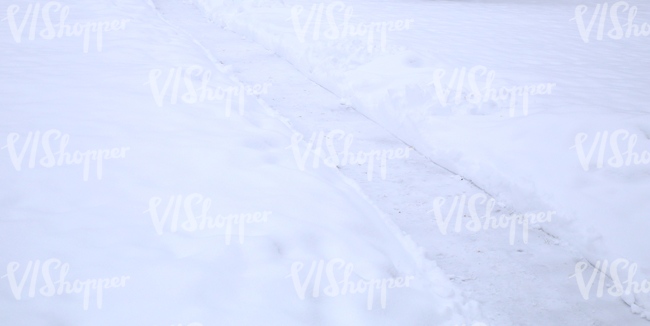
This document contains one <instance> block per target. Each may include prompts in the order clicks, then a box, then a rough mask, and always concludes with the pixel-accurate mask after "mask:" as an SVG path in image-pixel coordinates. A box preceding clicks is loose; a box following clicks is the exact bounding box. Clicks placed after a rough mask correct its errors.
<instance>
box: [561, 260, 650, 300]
mask: <svg viewBox="0 0 650 326" xmlns="http://www.w3.org/2000/svg"><path fill="white" fill-rule="evenodd" d="M619 265H621V269H623V268H626V267H628V265H629V266H630V267H629V269H628V271H627V281H625V282H623V283H626V284H627V287H625V288H624V287H623V284H622V283H621V279H620V278H619V276H618V267H619ZM588 266H589V264H587V263H585V262H578V263H577V264H576V267H575V274H573V275H571V277H574V276H575V278H576V282H578V289H579V290H580V294H582V297H583V298H584V299H585V300H589V294H590V291H591V286H592V285H593V284H594V281H595V279H596V276H597V275H598V272H600V279H599V281H598V292H597V293H596V296H597V297H599V298H600V297H602V296H603V286H604V284H605V276H607V260H605V261H603V262H602V265H601V261H600V260H599V261H597V262H596V266H595V268H594V270H593V271H592V272H591V277H590V278H589V281H588V282H587V284H585V278H584V276H583V275H582V273H583V272H584V271H585V270H586V269H587V267H588ZM637 267H638V266H637V264H636V263H634V264H632V265H630V261H629V260H627V259H623V258H619V259H616V260H614V261H613V262H612V265H611V266H610V267H609V274H610V275H611V277H612V281H613V282H614V285H613V286H612V287H610V288H609V289H608V290H607V293H609V295H611V296H614V297H620V296H621V295H623V293H625V294H626V295H629V294H631V293H632V291H634V293H636V294H638V293H641V292H643V293H648V292H650V282H648V280H643V282H641V285H640V286H639V282H635V281H633V279H634V275H635V274H636V270H637Z"/></svg>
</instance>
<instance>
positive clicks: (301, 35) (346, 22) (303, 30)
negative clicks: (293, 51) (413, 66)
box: [291, 1, 415, 53]
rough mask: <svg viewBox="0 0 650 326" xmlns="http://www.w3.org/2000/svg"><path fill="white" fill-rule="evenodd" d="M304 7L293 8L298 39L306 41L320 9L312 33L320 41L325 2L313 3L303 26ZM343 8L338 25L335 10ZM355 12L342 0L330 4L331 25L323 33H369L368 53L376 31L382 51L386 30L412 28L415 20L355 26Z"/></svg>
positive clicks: (333, 35)
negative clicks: (353, 21) (301, 21)
mask: <svg viewBox="0 0 650 326" xmlns="http://www.w3.org/2000/svg"><path fill="white" fill-rule="evenodd" d="M303 9H304V8H303V7H302V6H300V5H295V6H293V7H292V8H291V21H292V22H293V28H294V30H295V31H296V36H298V40H299V41H300V42H301V43H305V34H307V30H308V29H309V26H310V25H311V22H312V19H313V18H314V14H315V13H316V10H317V9H318V13H316V21H315V23H314V30H313V34H312V39H313V40H314V41H318V39H319V38H320V35H321V32H320V27H321V21H322V19H323V10H324V9H325V4H324V3H321V4H319V5H316V4H313V5H312V6H311V11H310V12H309V15H308V16H307V18H306V21H305V22H304V24H303V25H302V26H301V23H300V18H299V16H300V15H301V14H302V12H303ZM343 10H345V12H344V14H343V24H341V25H337V24H336V19H335V17H334V12H335V11H337V12H339V13H341V12H343ZM353 12H354V8H352V6H348V7H346V6H345V3H343V2H342V1H335V2H332V3H330V4H328V5H327V9H325V16H326V17H327V24H328V25H329V29H328V30H326V31H325V32H324V33H323V35H324V36H325V38H327V39H330V40H336V39H339V38H345V37H347V36H348V35H349V36H365V35H366V34H367V35H368V53H372V51H373V49H374V48H375V46H374V41H375V32H377V33H381V34H380V37H379V39H380V44H381V51H382V52H385V51H386V31H389V32H393V31H402V30H406V29H409V28H410V26H409V23H412V22H414V21H415V20H413V19H405V20H396V21H387V22H371V23H370V24H364V23H359V24H358V25H357V26H356V27H355V26H354V25H353V24H350V18H352V13H353ZM339 27H341V28H342V30H339Z"/></svg>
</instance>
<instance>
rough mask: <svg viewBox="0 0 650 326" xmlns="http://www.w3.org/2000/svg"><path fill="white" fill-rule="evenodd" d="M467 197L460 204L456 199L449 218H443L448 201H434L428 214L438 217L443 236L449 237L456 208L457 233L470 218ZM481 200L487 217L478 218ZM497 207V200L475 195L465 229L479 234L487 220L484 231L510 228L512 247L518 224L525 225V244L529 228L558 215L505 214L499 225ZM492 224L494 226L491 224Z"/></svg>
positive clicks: (440, 199) (455, 228) (437, 222)
mask: <svg viewBox="0 0 650 326" xmlns="http://www.w3.org/2000/svg"><path fill="white" fill-rule="evenodd" d="M466 199H467V197H466V196H465V195H464V194H463V195H462V196H461V197H460V203H459V202H458V196H456V197H454V201H453V202H452V203H451V207H450V208H449V212H448V213H447V217H446V218H443V215H442V211H441V208H442V207H443V206H444V204H445V202H446V201H447V200H446V199H445V198H444V197H436V198H435V199H434V200H433V209H432V210H430V211H428V212H427V213H431V212H434V214H435V217H436V224H438V228H439V229H440V233H442V234H443V235H447V227H448V226H449V221H450V220H451V217H452V215H453V213H454V210H456V207H458V210H457V213H456V225H455V227H454V231H455V232H456V233H458V232H460V231H461V229H462V226H463V217H468V216H467V215H465V202H466ZM479 200H480V203H481V204H485V215H483V216H480V217H479V216H478V213H477V211H476V202H477V201H479ZM495 206H496V200H495V199H494V198H490V199H489V200H487V196H486V195H484V194H475V195H473V196H472V197H470V198H469V201H467V208H468V210H469V215H470V216H469V217H470V220H469V221H468V222H467V224H465V227H466V228H467V229H468V230H469V231H471V232H478V231H479V230H481V219H485V223H484V224H483V230H487V229H488V228H489V227H490V226H491V227H492V229H498V228H504V229H505V228H507V227H510V245H513V244H514V243H515V233H516V227H517V223H518V224H523V226H522V227H523V234H522V237H523V240H524V243H528V226H529V225H530V224H535V223H543V222H551V217H552V216H553V214H556V213H555V211H552V212H551V211H549V212H546V213H544V212H539V213H525V214H523V215H522V214H512V215H511V216H507V215H504V214H501V216H500V217H499V219H498V224H497V218H496V216H492V210H493V209H494V207H495ZM490 222H491V223H492V224H490Z"/></svg>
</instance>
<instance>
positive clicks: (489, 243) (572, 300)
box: [154, 1, 648, 325]
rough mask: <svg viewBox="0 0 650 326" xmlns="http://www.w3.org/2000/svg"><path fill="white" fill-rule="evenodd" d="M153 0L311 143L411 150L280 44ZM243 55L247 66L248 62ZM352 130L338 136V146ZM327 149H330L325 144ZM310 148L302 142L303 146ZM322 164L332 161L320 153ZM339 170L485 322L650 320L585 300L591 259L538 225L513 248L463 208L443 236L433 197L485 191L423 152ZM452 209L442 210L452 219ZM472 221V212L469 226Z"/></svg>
mask: <svg viewBox="0 0 650 326" xmlns="http://www.w3.org/2000/svg"><path fill="white" fill-rule="evenodd" d="M154 3H155V4H156V7H157V9H158V10H159V11H160V13H161V14H162V15H163V16H164V17H165V18H166V19H168V20H169V21H170V22H171V23H172V24H174V25H176V26H178V27H179V28H181V29H183V30H185V31H187V32H188V34H190V35H191V36H192V37H193V38H195V39H197V40H198V41H199V42H200V43H201V45H202V46H203V47H205V48H206V49H207V50H208V51H209V52H210V53H211V55H212V56H213V57H214V59H216V60H218V61H219V62H220V63H222V64H224V65H228V64H229V62H238V64H237V65H236V66H232V67H231V68H232V70H231V72H232V73H233V74H235V75H236V76H237V79H238V80H240V81H241V82H243V83H245V84H259V83H272V87H270V88H269V91H268V93H267V94H262V95H261V96H260V98H261V99H263V101H264V102H265V103H268V105H269V106H270V107H271V108H272V109H273V110H277V111H279V113H280V114H281V115H282V116H283V117H285V118H287V119H288V121H289V123H290V124H291V126H292V128H293V129H294V130H296V131H297V132H299V133H301V134H303V136H304V140H305V141H309V139H310V138H311V136H312V134H313V133H316V135H318V134H319V133H320V132H323V133H324V134H325V135H327V134H328V133H329V132H330V131H332V130H341V131H342V132H343V133H344V135H345V136H348V135H353V138H352V139H353V141H352V143H351V145H350V148H349V151H350V152H352V153H355V154H356V153H358V152H359V151H363V152H370V151H381V150H388V149H393V150H395V149H398V148H402V149H404V148H406V147H410V146H409V145H408V144H405V143H403V142H401V141H400V140H399V139H397V138H396V137H394V136H393V135H391V134H390V133H389V132H387V131H386V130H384V129H383V128H381V127H380V126H378V125H377V124H375V123H374V122H372V121H371V120H369V119H368V118H366V117H364V116H363V115H361V114H359V113H358V112H356V111H355V110H354V108H351V107H348V106H346V105H344V104H341V101H340V99H338V98H336V97H335V96H334V95H333V94H332V93H330V92H329V91H327V90H326V89H325V88H323V87H321V86H319V85H318V84H315V83H314V82H312V81H311V80H309V79H308V78H307V77H305V76H304V75H302V74H301V73H300V72H299V71H298V70H297V69H295V68H294V67H293V66H292V65H291V64H289V63H288V62H286V61H285V60H283V59H282V58H280V57H278V56H277V55H275V54H274V53H272V52H271V51H269V50H266V49H264V48H263V47H261V46H260V45H258V44H256V43H254V42H252V41H249V40H246V39H245V38H243V37H241V36H240V35H238V34H236V33H233V32H230V31H227V30H224V29H222V28H221V27H219V26H218V25H215V24H212V23H210V22H208V21H207V19H206V18H204V17H203V16H202V15H201V13H200V12H199V11H198V10H197V9H196V8H195V7H193V6H192V5H190V4H182V3H176V2H172V1H154ZM224 44H227V45H228V46H224ZM244 61H246V62H247V64H246V65H242V64H241V62H244ZM253 107H256V108H258V106H257V105H256V104H253V103H250V102H249V103H247V107H246V110H251V109H253ZM339 135H340V134H339ZM345 136H343V137H341V138H342V139H340V140H339V138H338V136H337V138H336V140H334V146H335V148H336V151H337V152H339V153H340V152H341V151H342V150H343V144H344V140H343V139H344V138H345ZM290 145H291V143H290V141H289V140H287V151H291V150H292V149H291V147H290ZM322 148H323V151H327V147H326V144H325V143H323V144H322ZM304 151H305V146H304V143H303V144H301V146H300V153H301V154H303V153H304ZM313 156H314V153H310V154H309V156H308V157H307V159H306V161H305V169H313V168H314V163H313V162H314V161H313ZM339 157H341V158H342V155H339ZM316 168H318V169H330V168H331V167H328V166H326V165H325V164H324V163H323V161H322V160H321V161H320V162H319V163H318V167H316ZM338 168H339V169H340V170H341V171H342V173H343V174H344V175H345V176H347V177H349V178H351V179H352V180H354V181H355V182H356V183H357V184H358V185H359V186H360V188H361V190H362V192H364V193H365V194H366V195H367V196H368V197H369V198H370V199H371V200H372V201H373V202H374V203H375V204H376V205H377V206H378V207H379V208H380V209H381V210H382V211H383V212H384V213H385V214H387V215H388V216H389V217H390V219H391V220H392V221H394V222H395V223H396V224H397V225H398V226H399V227H400V228H401V230H402V231H403V232H405V233H406V234H408V235H409V236H410V237H412V239H413V240H414V241H415V242H416V243H417V244H418V245H420V246H422V250H423V251H424V254H425V256H426V257H428V258H429V259H431V260H434V261H435V262H436V263H437V264H438V266H440V267H441V268H442V269H443V270H445V271H446V272H447V274H448V276H449V278H450V279H451V280H452V281H453V282H454V283H456V284H457V285H458V287H459V288H460V289H462V290H463V293H464V295H465V296H466V297H467V298H468V300H476V301H478V303H479V307H480V309H481V311H482V313H483V316H484V318H485V320H484V322H485V323H486V324H488V325H647V323H648V322H647V321H645V320H643V319H641V318H639V317H638V316H635V315H633V314H631V313H630V311H629V307H628V306H627V305H625V303H624V302H623V301H622V300H621V299H619V298H613V297H608V296H604V297H603V298H599V299H596V298H591V299H590V300H589V301H585V300H583V299H582V297H581V296H580V293H579V290H578V287H577V284H576V280H575V278H570V276H571V275H569V274H566V273H565V271H567V270H573V266H575V264H576V262H577V261H580V260H582V257H581V255H580V254H579V253H578V252H575V251H574V250H572V249H571V248H570V247H569V246H568V245H567V244H566V243H565V242H564V241H562V240H561V239H555V238H553V237H552V236H549V235H548V234H546V233H545V232H543V231H541V230H538V229H536V228H531V229H530V231H529V232H530V233H529V238H528V243H524V242H523V239H522V238H523V235H522V226H521V225H517V229H516V232H515V240H514V244H513V245H510V243H509V239H510V229H497V230H494V229H488V230H484V229H481V230H480V231H478V232H477V233H471V232H470V231H468V230H467V229H466V228H462V231H461V232H455V231H454V226H455V219H456V218H455V214H454V215H453V217H452V219H451V221H450V223H449V226H448V228H447V231H446V232H447V234H446V235H443V234H442V232H441V230H440V229H439V227H438V225H437V224H436V221H435V217H434V214H433V212H431V210H432V208H433V205H432V203H433V200H434V198H436V197H440V196H442V197H446V198H447V203H450V202H451V201H452V200H453V198H454V196H461V195H466V197H467V198H469V197H471V196H472V195H474V194H477V193H482V191H481V190H479V189H477V188H476V187H474V186H473V185H472V184H471V183H470V182H469V181H467V180H462V178H461V177H459V176H457V175H454V174H452V173H450V172H448V171H445V170H444V169H442V168H440V167H438V166H436V165H435V164H434V163H432V162H431V161H430V160H429V159H428V158H426V157H424V156H422V155H420V154H419V153H418V152H417V151H414V150H410V151H409V156H408V158H406V159H404V158H402V159H398V158H395V159H391V160H387V162H386V169H385V172H386V173H385V179H382V177H381V169H380V166H379V162H375V163H374V169H373V172H372V180H368V179H369V177H368V173H369V169H368V163H364V164H355V165H351V164H346V165H339V167H338ZM487 197H488V198H489V195H488V196H487ZM478 206H479V207H481V206H482V207H484V205H478ZM448 207H449V205H447V206H445V207H444V208H443V210H442V211H443V215H444V216H446V213H447V210H448ZM483 211H484V208H483ZM501 213H504V212H501ZM505 213H508V214H510V213H511V212H508V211H506V212H505ZM495 214H499V212H495ZM465 215H466V216H469V213H465ZM479 215H483V212H479ZM468 220H469V218H466V219H464V221H463V224H465V223H467V221H468Z"/></svg>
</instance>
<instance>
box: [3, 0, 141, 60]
mask: <svg viewBox="0 0 650 326" xmlns="http://www.w3.org/2000/svg"><path fill="white" fill-rule="evenodd" d="M59 10H60V11H61V12H60V14H59V22H58V24H52V20H51V19H50V14H51V13H50V11H52V12H58V11H59ZM19 11H20V6H19V5H11V6H9V7H8V8H7V18H6V19H7V21H8V23H9V28H10V29H11V34H12V35H13V37H14V40H15V41H16V43H20V41H21V37H22V34H23V30H24V29H25V25H26V24H27V21H28V20H29V17H30V14H31V18H32V19H31V23H30V29H29V40H30V41H33V40H34V38H35V37H36V25H37V22H38V16H39V14H40V15H41V17H43V23H44V24H45V28H44V29H42V30H41V31H40V33H39V34H38V35H39V36H40V37H42V38H43V39H45V40H51V39H53V38H54V37H55V36H56V37H57V38H61V37H62V36H63V34H64V32H65V36H67V37H70V36H73V35H74V36H81V35H82V34H83V37H84V53H88V45H89V42H90V31H91V30H92V32H93V33H96V39H97V51H99V52H101V51H102V42H103V38H104V36H103V33H104V32H110V31H119V30H124V29H125V28H126V23H127V22H129V21H131V20H130V19H122V20H121V21H119V20H113V21H110V22H109V21H105V22H85V23H79V22H77V23H75V24H74V25H73V26H72V27H71V26H70V25H67V24H66V23H65V21H66V19H67V17H68V14H69V13H70V7H68V6H65V7H63V8H62V6H61V3H59V2H56V1H50V2H47V3H46V4H45V5H43V8H41V4H40V3H39V2H37V3H36V4H35V5H33V4H29V5H28V6H27V9H26V10H25V14H24V15H23V18H22V20H20V25H18V24H17V21H16V18H19V17H16V15H17V14H18V12H19ZM54 26H57V27H58V31H57V30H56V29H55V28H54Z"/></svg>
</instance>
